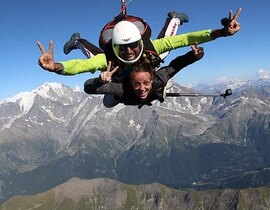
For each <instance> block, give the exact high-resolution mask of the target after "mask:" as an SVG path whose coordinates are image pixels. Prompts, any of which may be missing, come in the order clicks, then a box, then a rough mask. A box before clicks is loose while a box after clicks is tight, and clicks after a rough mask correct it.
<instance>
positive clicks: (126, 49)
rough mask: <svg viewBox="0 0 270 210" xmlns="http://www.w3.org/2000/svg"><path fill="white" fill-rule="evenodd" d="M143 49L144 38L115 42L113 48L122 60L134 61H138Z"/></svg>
mask: <svg viewBox="0 0 270 210" xmlns="http://www.w3.org/2000/svg"><path fill="white" fill-rule="evenodd" d="M142 49H143V42H142V40H139V41H135V42H132V43H129V44H114V45H113V50H114V54H115V55H116V56H117V57H118V59H120V60H121V61H122V62H127V63H129V62H130V63H134V62H136V61H137V60H138V59H139V58H140V56H141V54H142V52H143V51H142Z"/></svg>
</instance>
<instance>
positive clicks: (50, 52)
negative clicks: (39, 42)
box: [49, 40, 53, 55]
mask: <svg viewBox="0 0 270 210" xmlns="http://www.w3.org/2000/svg"><path fill="white" fill-rule="evenodd" d="M49 54H50V55H53V41H52V40H50V42H49Z"/></svg>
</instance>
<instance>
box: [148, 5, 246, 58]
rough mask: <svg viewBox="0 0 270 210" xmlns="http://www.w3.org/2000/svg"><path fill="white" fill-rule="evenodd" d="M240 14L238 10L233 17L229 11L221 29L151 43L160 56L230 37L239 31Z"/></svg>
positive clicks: (196, 32)
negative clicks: (197, 44)
mask: <svg viewBox="0 0 270 210" xmlns="http://www.w3.org/2000/svg"><path fill="white" fill-rule="evenodd" d="M240 13H241V8H239V9H238V11H237V12H236V14H235V15H234V16H233V13H232V11H230V13H229V17H228V18H227V20H228V21H227V24H226V25H225V26H224V28H222V29H215V30H210V29H208V30H202V31H195V32H189V33H186V34H180V35H176V36H171V37H165V38H161V39H156V40H153V41H152V42H153V45H154V47H155V49H156V51H157V52H158V54H161V53H164V52H166V51H170V50H173V49H178V48H181V47H186V46H191V45H194V44H195V43H196V42H198V43H199V44H200V43H205V42H209V41H212V40H214V39H216V38H219V37H225V36H232V35H234V34H236V33H237V32H238V31H239V30H240V23H239V22H238V17H239V16H240Z"/></svg>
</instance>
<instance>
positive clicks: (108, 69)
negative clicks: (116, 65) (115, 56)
mask: <svg viewBox="0 0 270 210" xmlns="http://www.w3.org/2000/svg"><path fill="white" fill-rule="evenodd" d="M111 67H112V62H111V61H109V62H108V66H107V70H106V71H108V72H110V70H111Z"/></svg>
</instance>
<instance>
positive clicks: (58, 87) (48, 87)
mask: <svg viewBox="0 0 270 210" xmlns="http://www.w3.org/2000/svg"><path fill="white" fill-rule="evenodd" d="M65 88H67V87H65V86H64V85H63V84H60V83H56V82H52V83H49V82H46V83H44V84H43V85H41V86H40V87H38V88H37V89H35V90H34V91H33V92H35V93H37V94H38V95H40V96H41V97H43V98H50V97H51V95H50V92H51V91H53V92H54V93H56V94H57V95H58V96H59V97H61V96H63V95H64V92H63V91H64V89H65Z"/></svg>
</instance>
